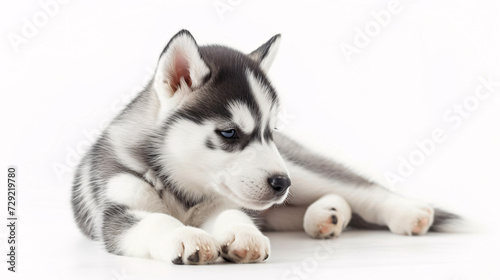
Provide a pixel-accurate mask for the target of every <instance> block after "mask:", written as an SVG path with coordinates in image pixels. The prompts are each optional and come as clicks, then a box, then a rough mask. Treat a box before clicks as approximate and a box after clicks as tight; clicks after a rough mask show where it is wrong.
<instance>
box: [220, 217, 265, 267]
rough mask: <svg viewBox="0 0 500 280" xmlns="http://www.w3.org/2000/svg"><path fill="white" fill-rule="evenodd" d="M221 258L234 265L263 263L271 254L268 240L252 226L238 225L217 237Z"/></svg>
mask: <svg viewBox="0 0 500 280" xmlns="http://www.w3.org/2000/svg"><path fill="white" fill-rule="evenodd" d="M217 239H218V241H219V244H220V246H221V252H222V258H224V259H225V260H226V261H231V262H235V263H253V262H262V261H265V260H266V259H267V258H268V257H269V254H270V253H271V243H270V242H269V238H267V237H266V236H264V235H263V234H262V233H261V232H260V231H259V230H258V229H257V228H255V227H254V226H253V225H238V226H235V227H232V228H231V229H230V230H228V231H226V232H223V233H220V234H219V236H217Z"/></svg>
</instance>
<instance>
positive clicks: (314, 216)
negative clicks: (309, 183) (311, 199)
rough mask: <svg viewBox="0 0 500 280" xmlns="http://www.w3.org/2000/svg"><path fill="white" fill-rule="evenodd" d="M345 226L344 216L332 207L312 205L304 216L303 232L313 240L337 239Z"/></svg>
mask: <svg viewBox="0 0 500 280" xmlns="http://www.w3.org/2000/svg"><path fill="white" fill-rule="evenodd" d="M346 224H347V221H346V218H345V217H344V215H343V214H342V213H341V212H340V211H339V210H338V209H337V208H334V207H325V206H324V205H314V204H313V205H311V206H310V207H309V208H308V209H307V211H306V214H305V215H304V230H305V232H306V233H307V234H308V235H309V236H311V237H313V238H319V239H328V238H333V237H339V236H340V234H341V233H342V230H343V229H344V228H345V226H346Z"/></svg>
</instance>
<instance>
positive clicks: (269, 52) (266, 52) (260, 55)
mask: <svg viewBox="0 0 500 280" xmlns="http://www.w3.org/2000/svg"><path fill="white" fill-rule="evenodd" d="M280 41H281V34H277V35H274V36H273V37H272V38H271V39H269V41H267V42H265V43H264V44H263V45H262V46H260V47H259V48H258V49H256V50H255V51H253V52H251V53H250V54H249V55H248V56H249V57H250V58H251V59H253V60H254V61H256V62H257V63H259V64H260V67H261V68H262V70H264V72H267V71H268V70H269V68H271V64H272V63H273V61H274V58H275V57H276V53H277V52H278V48H279V45H280Z"/></svg>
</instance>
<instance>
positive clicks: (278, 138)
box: [275, 134, 457, 235]
mask: <svg viewBox="0 0 500 280" xmlns="http://www.w3.org/2000/svg"><path fill="white" fill-rule="evenodd" d="M275 143H276V144H277V147H278V149H279V151H280V153H281V154H282V156H283V157H284V159H285V161H286V164H287V167H288V169H289V171H290V176H291V179H292V186H291V188H290V191H291V199H290V201H291V204H293V205H298V206H301V205H302V206H303V205H309V204H311V203H313V202H314V201H316V200H317V199H319V198H320V197H322V196H324V195H327V194H332V193H334V194H337V195H340V196H341V197H343V198H344V199H345V200H346V201H347V203H348V205H349V206H350V207H351V209H352V212H353V213H355V214H357V215H355V217H356V219H353V221H352V223H355V222H356V224H358V225H359V224H363V225H369V226H373V227H378V228H380V227H381V226H387V227H388V228H389V229H390V230H391V231H392V232H394V233H398V234H406V235H412V234H416V235H420V234H425V233H426V232H427V231H428V230H429V229H432V228H431V226H432V225H433V221H434V209H433V208H432V207H431V206H430V205H428V204H427V203H424V202H420V201H416V200H413V199H409V198H405V197H402V196H400V195H398V194H395V193H393V192H391V191H389V190H387V189H386V188H384V187H382V186H380V185H378V184H376V183H374V182H372V181H370V180H368V179H366V178H364V177H363V176H361V175H358V174H356V173H354V172H352V171H351V170H349V169H347V168H346V167H344V166H342V165H341V164H339V163H337V162H334V161H332V160H330V159H328V158H326V157H323V156H322V155H319V154H317V153H314V152H311V151H309V150H307V149H305V148H304V147H303V146H301V145H300V144H298V143H296V142H294V141H292V140H290V139H289V138H288V137H286V136H284V135H281V134H275ZM439 213H441V212H439ZM456 218H457V216H455V215H452V214H449V213H446V212H443V214H441V215H440V216H438V217H437V220H439V221H440V223H441V224H442V223H446V222H448V220H450V219H456ZM441 224H440V225H441ZM440 225H437V226H440Z"/></svg>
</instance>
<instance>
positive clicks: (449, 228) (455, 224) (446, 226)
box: [429, 208, 484, 233]
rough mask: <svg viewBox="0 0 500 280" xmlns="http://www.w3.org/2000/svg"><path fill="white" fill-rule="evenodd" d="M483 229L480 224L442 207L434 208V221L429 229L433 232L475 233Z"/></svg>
mask: <svg viewBox="0 0 500 280" xmlns="http://www.w3.org/2000/svg"><path fill="white" fill-rule="evenodd" d="M483 230H484V229H483V228H482V226H480V225H479V224H475V223H473V222H472V221H470V220H467V219H465V218H463V217H461V216H459V215H457V214H453V213H451V212H448V211H445V210H443V209H441V208H434V222H433V223H432V226H431V227H430V229H429V231H433V232H447V233H473V232H481V231H483Z"/></svg>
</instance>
